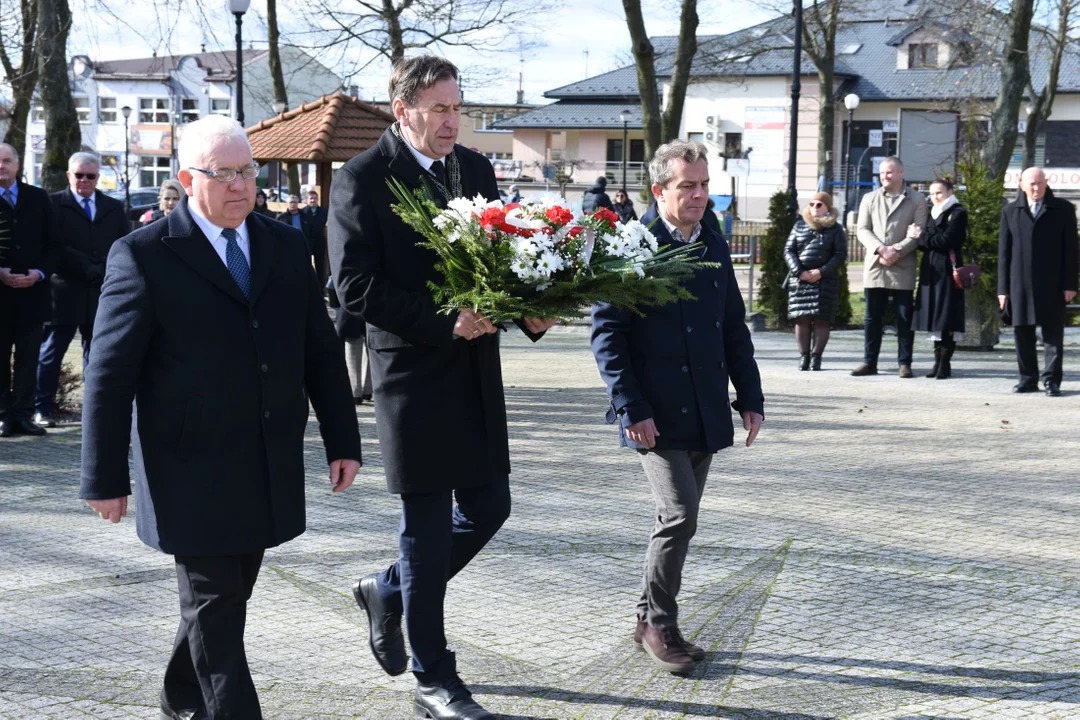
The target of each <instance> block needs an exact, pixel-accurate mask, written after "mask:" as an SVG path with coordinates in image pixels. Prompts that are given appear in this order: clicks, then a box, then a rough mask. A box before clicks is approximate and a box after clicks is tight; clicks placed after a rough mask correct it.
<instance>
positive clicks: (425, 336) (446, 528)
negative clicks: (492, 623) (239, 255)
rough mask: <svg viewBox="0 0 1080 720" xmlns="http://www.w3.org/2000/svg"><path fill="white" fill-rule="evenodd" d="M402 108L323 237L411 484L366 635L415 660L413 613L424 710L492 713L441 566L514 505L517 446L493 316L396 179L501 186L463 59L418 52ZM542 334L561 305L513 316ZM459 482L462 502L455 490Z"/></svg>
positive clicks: (469, 548) (389, 659) (400, 489)
mask: <svg viewBox="0 0 1080 720" xmlns="http://www.w3.org/2000/svg"><path fill="white" fill-rule="evenodd" d="M389 91H390V93H389V94H390V98H391V101H392V107H393V113H394V116H395V117H396V118H397V122H395V123H394V125H392V126H391V127H390V128H389V129H387V130H386V132H384V133H383V135H382V137H381V138H380V140H379V142H378V143H377V145H375V146H374V147H372V148H371V149H369V150H367V151H365V152H364V153H361V154H360V155H358V156H357V157H355V158H353V159H352V160H350V161H349V162H348V163H346V164H345V165H344V167H342V168H341V169H340V170H339V171H338V172H337V174H336V175H335V176H334V182H333V186H332V190H331V199H330V218H329V226H328V227H329V251H330V262H331V268H332V271H333V276H334V281H335V283H336V289H337V294H338V298H339V299H340V301H341V305H342V309H343V310H344V311H346V312H349V313H352V314H354V315H357V316H359V317H361V318H363V320H364V321H365V322H366V323H367V327H368V334H367V341H368V348H369V350H370V354H371V371H372V380H373V389H374V394H375V397H376V400H377V402H376V404H375V416H376V424H377V426H378V428H379V443H380V447H381V450H382V458H383V464H384V466H385V468H386V480H387V486H388V488H389V490H390V492H392V493H396V494H400V495H401V506H402V517H401V527H400V541H399V558H398V560H397V561H396V562H395V563H394V564H393V565H391V566H390V567H389V568H387V569H386V570H384V571H382V572H379V573H375V574H373V575H369V576H367V577H364V578H361V579H360V580H359V581H357V583H356V585H355V587H354V589H353V594H354V596H355V597H356V601H357V603H358V604H359V605H360V606H361V607H362V608H363V609H364V610H365V611H366V612H367V614H368V621H369V622H368V627H369V644H370V647H371V650H372V652H373V654H374V655H375V659H376V660H377V661H378V662H379V664H380V665H381V666H382V668H383V669H384V670H385V671H386V672H387V673H389V674H390V675H398V674H401V673H403V672H405V670H406V669H408V658H407V657H406V652H405V641H404V638H403V636H402V631H401V619H402V615H403V614H404V618H405V624H406V625H407V626H408V630H409V644H410V646H411V649H412V671H413V673H414V675H415V676H416V678H417V682H418V686H417V689H416V693H415V696H414V706H415V710H416V712H417V714H418V716H420V717H429V718H440V719H444V718H445V719H461V720H484V719H486V718H493V717H494V716H493V715H491V714H490V713H488V712H487V711H486V710H484V709H483V708H482V707H481V706H480V705H479V704H478V703H476V702H475V701H474V700H473V699H472V696H471V694H470V692H469V690H468V688H467V687H466V686H465V685H464V683H462V681H461V679H460V678H459V677H458V675H457V670H456V664H455V658H454V654H453V653H452V652H450V651H449V650H448V648H447V642H446V635H445V631H444V624H443V600H444V597H445V594H446V584H447V581H448V580H449V579H450V578H452V577H453V576H454V575H455V574H457V573H458V572H459V571H460V570H461V569H462V568H464V567H465V565H467V564H468V563H469V561H470V560H471V559H472V558H473V557H474V556H475V555H476V554H477V553H478V552H480V550H481V549H482V548H483V547H484V545H485V544H486V543H487V542H488V540H490V539H491V538H492V537H493V536H494V535H495V533H496V532H497V531H498V530H499V528H500V527H501V526H502V524H503V522H504V521H505V520H506V518H507V517H508V516H509V514H510V487H509V473H510V452H509V440H508V436H507V426H506V407H505V401H504V397H503V384H502V370H501V367H500V359H499V340H498V335H497V330H498V328H497V326H496V325H495V324H493V323H492V322H490V321H489V320H488V318H487V317H485V316H484V315H483V314H480V313H478V312H474V311H472V310H469V309H464V310H461V311H459V312H451V313H446V312H441V311H440V310H441V309H440V306H439V305H438V304H437V303H436V302H435V300H434V299H433V295H432V290H431V288H430V287H429V285H428V283H438V282H440V281H441V280H442V276H441V274H440V272H439V271H438V269H437V268H436V263H437V260H438V258H437V256H436V254H435V253H434V252H432V251H431V250H430V249H428V248H425V247H422V246H421V245H419V244H418V243H419V242H420V241H421V240H422V239H423V238H422V237H421V235H420V234H419V233H417V232H416V231H415V230H413V229H412V228H411V227H409V226H408V225H407V224H406V223H405V222H404V221H403V220H402V219H401V218H400V217H399V216H398V215H397V214H395V212H394V211H393V209H392V206H393V205H394V202H395V198H394V196H393V194H392V192H391V190H390V187H389V186H388V181H390V180H392V179H393V180H396V181H397V182H398V183H400V185H402V186H404V187H406V188H408V189H409V190H410V191H413V192H415V191H416V190H421V189H423V190H425V191H426V192H425V194H426V196H427V197H429V198H430V199H431V200H432V201H433V202H434V203H435V205H437V206H438V207H440V208H445V207H446V206H447V203H448V202H449V201H450V200H452V199H454V198H462V197H474V196H476V195H481V196H483V197H484V198H487V199H488V200H498V198H499V189H498V186H497V184H496V180H495V173H494V171H493V170H492V167H491V163H490V161H488V160H487V159H486V158H485V157H483V156H482V155H480V154H478V153H475V152H472V151H470V150H467V149H466V148H463V147H461V146H459V145H456V144H455V141H456V140H457V134H458V124H459V121H460V118H461V105H462V101H461V94H460V92H459V90H458V71H457V68H456V67H454V65H453V64H451V63H450V62H449V61H447V60H445V59H443V58H438V57H433V56H420V57H415V58H411V59H408V60H404V61H402V62H400V63H398V64H397V65H396V66H395V67H394V70H393V73H392V74H391V76H390V87H389ZM519 324H520V325H521V326H522V329H523V330H524V331H525V332H526V334H527V335H529V337H530V338H532V339H533V340H536V339H538V338H539V337H540V335H541V334H542V333H543V332H544V331H546V330H547V329H548V328H549V327H551V325H553V324H554V321H553V320H540V319H529V320H524V321H522V322H521V323H519ZM455 498H456V501H457V504H456V505H455V504H454V500H455Z"/></svg>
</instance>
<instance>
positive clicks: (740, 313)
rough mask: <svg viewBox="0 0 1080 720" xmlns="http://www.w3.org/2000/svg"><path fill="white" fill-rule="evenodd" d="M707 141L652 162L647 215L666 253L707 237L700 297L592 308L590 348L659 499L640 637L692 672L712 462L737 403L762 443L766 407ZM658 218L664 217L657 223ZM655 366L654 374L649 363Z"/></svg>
mask: <svg viewBox="0 0 1080 720" xmlns="http://www.w3.org/2000/svg"><path fill="white" fill-rule="evenodd" d="M705 152H706V150H705V146H704V145H701V144H700V143H695V142H690V141H686V140H674V141H672V142H670V143H667V144H665V145H661V146H660V147H659V148H657V149H656V152H655V153H654V155H653V159H652V161H651V162H650V163H649V176H650V177H651V178H652V179H653V183H654V184H653V186H652V193H653V196H654V197H655V198H656V202H655V203H654V204H653V206H652V207H651V208H649V211H648V212H647V213H646V214H645V216H644V217H642V219H641V221H642V222H643V223H644V224H645V225H651V226H652V232H653V234H655V235H656V238H657V240H658V242H659V244H660V245H661V246H671V245H675V246H678V245H684V244H686V243H693V242H700V243H701V244H702V245H703V246H704V250H703V254H702V255H701V259H702V260H703V261H706V262H716V263H719V266H718V267H714V268H703V269H701V270H699V271H698V272H697V273H695V274H694V276H693V277H692V278H691V279H689V280H688V281H687V283H686V289H687V290H689V291H690V293H691V294H693V296H694V298H695V300H680V301H678V302H673V303H669V304H667V305H660V306H657V307H650V308H645V309H644V310H645V316H644V317H641V316H638V315H637V314H635V313H633V312H631V311H629V310H618V309H616V308H615V307H613V306H612V305H610V304H608V303H597V304H596V305H595V306H594V307H593V321H592V347H593V354H594V355H595V356H596V363H597V365H598V367H599V369H600V375H601V377H603V379H604V382H605V383H606V384H607V387H608V394H609V395H610V397H611V407H610V408H609V409H608V413H607V421H608V422H609V423H616V422H617V423H618V425H619V443H620V445H622V446H623V447H628V448H632V449H634V450H636V451H637V452H638V454H639V455H640V458H641V464H642V466H643V468H644V470H645V477H646V478H647V479H648V482H649V486H650V488H651V489H652V494H653V498H654V499H655V503H656V511H655V513H654V517H655V518H656V523H655V525H654V527H653V533H652V538H651V539H650V540H649V546H648V551H647V552H646V555H645V579H644V583H643V586H644V587H643V589H642V593H641V598H640V600H639V601H638V605H637V627H636V629H635V632H634V640H635V641H636V642H638V643H639V644H641V645H642V647H643V648H644V649H645V651H646V652H647V653H648V654H649V656H650V657H651V658H652V659H653V661H654V662H655V663H656V665H657V666H659V667H660V668H662V669H664V670H667V671H669V672H673V673H686V672H690V671H691V670H693V669H694V666H695V663H696V661H698V660H701V659H702V658H704V656H705V655H704V650H703V649H702V648H700V647H698V646H697V645H694V644H693V643H691V642H689V641H687V640H686V639H685V638H684V637H683V635H682V632H681V631H680V630H679V624H678V610H679V607H678V604H677V602H676V597H677V595H678V594H679V587H680V585H681V583H682V571H683V564H684V563H685V561H686V553H687V550H688V548H689V546H690V539H691V538H692V537H693V536H694V533H695V531H696V529H697V518H698V509H699V507H700V504H701V496H702V493H703V492H704V490H705V479H706V477H707V475H708V473H709V465H710V464H711V463H712V459H713V455H714V454H715V453H716V452H718V451H719V450H721V449H723V448H726V447H730V446H731V445H732V444H733V443H734V437H735V430H734V426H733V424H732V421H731V410H729V403H728V380H729V379H730V380H731V382H732V384H733V385H734V386H735V392H736V395H737V400H736V401H735V402H733V403H731V404H730V407H732V408H734V409H735V410H737V411H738V412H739V414H740V415H741V416H742V421H743V427H744V428H745V429H746V430H747V431H749V434H748V435H747V438H746V445H747V447H749V446H750V445H751V444H752V443H753V442H754V439H755V438H756V437H757V434H758V430H759V428H760V427H761V422H762V421H763V420H764V412H765V410H764V406H765V400H764V397H763V396H762V394H761V377H760V375H759V373H758V368H757V363H756V362H755V360H754V344H753V342H752V341H751V339H750V332H749V330H747V328H746V307H745V305H744V304H743V297H742V293H741V292H740V291H739V286H738V284H737V283H736V280H735V271H734V269H733V266H732V264H731V255H730V253H729V251H728V247H727V243H726V242H725V241H724V237H723V235H722V234H721V233H718V232H716V231H715V230H713V229H711V228H710V227H709V225H708V224H707V223H705V222H703V220H702V218H703V217H704V215H705V212H706V208H705V205H706V201H707V200H708V198H709V166H708V164H707V163H706V161H705ZM657 220H659V222H656V221H657ZM646 367H648V372H646V371H645V368H646Z"/></svg>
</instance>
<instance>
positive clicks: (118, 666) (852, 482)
mask: <svg viewBox="0 0 1080 720" xmlns="http://www.w3.org/2000/svg"><path fill="white" fill-rule="evenodd" d="M755 339H756V343H757V346H758V357H759V362H760V364H761V368H762V374H763V379H764V387H765V392H766V414H767V415H766V423H765V426H764V429H763V430H762V433H761V435H760V437H759V439H758V442H757V443H756V444H755V445H754V447H753V448H751V449H747V448H745V447H742V446H737V447H735V448H732V449H729V450H726V451H724V452H723V453H721V454H720V455H719V456H718V457H717V459H716V460H715V461H714V463H713V471H712V474H711V477H710V481H709V486H708V489H707V491H706V497H705V500H704V504H703V509H702V518H701V522H700V527H699V530H698V535H697V538H696V539H695V542H694V544H693V546H692V548H691V553H690V557H689V560H688V563H687V568H686V578H685V583H684V587H683V593H682V596H681V600H682V607H683V617H682V621H681V623H682V627H683V629H684V631H685V633H686V635H687V636H688V637H690V638H692V639H695V640H696V641H697V642H698V643H699V644H701V645H703V646H705V647H706V649H707V650H708V651H709V653H708V656H707V659H706V660H705V661H704V662H702V663H700V664H699V667H698V669H697V671H696V672H695V673H694V674H693V675H692V676H690V677H684V678H679V677H674V676H672V675H668V674H666V673H663V672H658V671H657V670H655V669H654V668H653V666H652V665H651V664H650V662H649V661H648V660H647V658H646V656H645V655H644V654H643V653H642V652H640V651H639V650H638V649H637V648H636V646H634V644H633V643H632V641H631V638H630V635H631V632H632V630H633V621H634V618H633V609H634V605H635V602H636V598H637V594H638V587H639V582H640V570H641V562H642V554H643V550H644V547H645V542H646V539H647V536H648V532H649V528H650V526H651V524H652V518H651V506H650V497H649V492H648V488H647V486H646V484H645V482H644V479H643V477H642V473H641V469H640V466H639V465H638V463H637V460H636V458H635V456H634V455H633V454H632V453H630V452H628V451H620V450H619V449H618V447H617V444H616V441H615V436H614V433H613V431H612V429H611V428H609V427H608V426H606V425H605V424H604V410H605V407H606V404H607V400H606V395H605V393H604V390H603V387H602V385H601V384H600V381H599V379H598V375H597V372H596V368H595V365H594V364H593V360H592V356H591V353H590V352H589V346H588V338H587V335H586V334H585V333H584V331H583V329H581V328H570V329H563V330H559V331H555V332H552V333H550V334H549V335H548V337H546V338H544V339H543V340H542V341H541V342H540V343H539V344H537V345H535V346H532V345H531V344H529V343H528V342H527V341H526V340H525V339H524V338H523V337H522V336H521V335H520V334H518V333H516V332H514V333H509V334H508V335H507V336H505V337H504V340H505V342H504V355H503V356H504V368H505V370H504V372H505V381H506V385H507V391H506V394H507V402H508V410H509V417H510V422H511V442H512V448H511V450H512V454H513V462H514V473H513V475H512V478H511V483H512V486H513V489H514V501H515V508H514V514H513V516H512V517H511V519H510V521H509V522H508V523H507V525H506V527H505V528H504V529H503V531H502V532H501V533H500V534H499V535H498V536H497V537H496V539H495V540H494V541H493V542H492V544H491V545H490V546H489V547H488V549H487V550H486V551H485V552H483V553H482V554H481V555H480V556H479V557H477V559H476V560H475V561H474V562H473V563H472V565H471V566H470V567H469V568H468V569H466V571H465V572H464V573H463V574H462V575H461V576H459V577H458V578H456V579H455V580H454V581H453V583H452V584H451V590H450V593H449V596H448V602H447V625H448V632H449V635H450V640H451V646H452V647H453V648H454V649H455V650H456V651H457V653H458V662H459V667H460V670H461V674H462V676H463V678H464V679H465V680H466V682H468V683H469V684H470V685H471V686H472V687H473V688H474V690H475V691H476V693H477V696H478V699H479V700H480V701H481V702H482V703H483V704H484V705H485V706H487V707H488V708H489V709H491V710H492V711H494V712H497V713H499V714H500V716H501V717H504V718H508V719H513V720H540V719H544V720H550V719H557V720H563V719H569V718H590V719H592V718H605V719H607V718H620V719H625V720H631V719H634V718H656V719H658V720H659V719H667V718H683V717H721V718H777V719H783V720H793V719H794V718H859V719H863V718H893V719H896V720H900V719H904V720H914V719H916V718H920V719H924V720H930V719H931V718H934V719H936V720H946V719H951V718H1080V489H1078V482H1077V479H1076V476H1077V472H1076V465H1077V458H1080V348H1076V347H1075V346H1074V347H1070V349H1069V352H1068V353H1067V355H1066V358H1065V367H1066V378H1065V384H1064V391H1065V394H1064V396H1063V397H1061V398H1056V399H1053V398H1047V397H1045V396H1043V395H1042V394H1039V395H1024V396H1015V395H1012V394H1011V393H1010V388H1011V386H1012V384H1013V383H1014V382H1015V380H1014V373H1015V365H1014V361H1013V356H1012V352H1011V349H1010V348H1004V349H1002V350H1001V351H1000V352H994V353H971V352H967V353H960V354H958V356H957V358H956V361H955V370H954V372H955V374H956V377H955V378H954V379H952V380H949V381H947V382H939V381H935V380H926V379H922V378H920V379H917V380H906V381H901V380H899V379H898V378H897V377H896V376H895V374H887V375H884V376H879V377H875V378H858V379H857V378H852V377H849V376H848V373H847V371H848V370H850V368H851V367H853V366H854V365H855V364H856V363H857V362H858V361H859V360H860V359H861V358H860V356H861V334H860V333H842V334H840V335H839V336H837V337H834V340H833V343H832V344H831V345H830V348H829V351H828V352H827V353H826V358H825V372H821V373H799V372H796V371H795V370H794V366H795V363H796V359H795V357H796V353H795V350H794V341H793V339H792V338H791V336H790V335H780V334H773V333H769V334H760V335H757V336H755ZM916 350H917V353H918V357H917V362H916V370H923V371H925V369H926V368H927V366H928V365H929V352H928V348H927V345H926V344H925V343H923V342H920V343H919V344H917V346H916ZM893 352H895V341H894V339H893V338H891V337H889V338H886V341H885V354H886V355H891V353H893ZM882 364H883V366H885V365H887V363H882ZM359 415H360V420H361V429H362V431H363V434H364V439H365V442H366V447H365V450H366V456H365V462H366V465H365V468H364V469H363V470H362V471H361V473H362V475H361V479H360V481H359V482H358V483H357V485H356V486H354V487H353V488H352V489H351V490H349V491H348V492H346V493H345V494H343V495H331V493H330V492H329V484H328V482H327V480H326V468H325V464H324V459H323V452H322V447H321V444H320V442H319V440H318V436H317V432H316V424H315V423H314V421H313V422H312V423H311V425H310V426H309V431H308V468H309V476H308V527H309V530H308V532H307V533H306V534H305V535H304V536H302V537H301V538H300V539H298V540H296V541H294V542H291V543H289V544H287V545H285V546H283V547H280V548H276V549H274V550H271V551H270V552H268V553H267V556H266V561H265V564H264V566H263V570H262V575H261V577H260V580H259V583H258V585H257V586H256V588H255V597H254V598H253V600H252V602H251V605H250V613H249V620H248V628H247V648H248V655H249V659H250V662H251V666H252V668H253V672H254V674H255V681H256V685H257V687H258V690H259V694H260V697H261V700H262V704H263V707H264V709H265V712H266V717H267V718H273V719H275V720H276V719H278V718H282V719H286V718H378V719H385V718H409V717H412V713H411V703H410V696H411V691H412V687H413V683H412V681H411V676H409V675H405V676H402V677H400V678H395V679H392V678H389V677H387V676H386V675H384V674H383V673H382V672H381V671H380V670H379V669H378V667H377V666H376V664H375V662H374V660H372V658H371V657H370V655H369V653H368V650H367V631H366V623H365V618H364V615H363V613H362V612H361V611H360V610H359V609H358V608H357V607H356V606H355V604H354V602H353V599H352V596H351V594H350V591H349V588H350V585H351V584H352V582H353V580H354V579H355V578H356V577H358V576H360V575H362V574H365V573H368V572H371V571H373V570H376V569H379V568H382V567H383V566H385V565H386V564H387V563H389V562H390V561H391V560H392V559H393V557H394V555H395V552H394V548H395V528H396V525H397V520H398V508H397V503H396V502H395V499H394V498H393V497H391V496H389V495H388V494H387V493H386V491H385V486H384V483H383V477H382V472H381V468H380V461H379V454H378V450H377V445H376V441H375V430H376V429H375V425H374V420H373V414H372V410H371V408H370V406H369V407H363V408H361V409H360V412H359ZM453 431H454V429H453V428H447V432H453ZM738 435H739V436H740V437H741V436H743V433H742V431H741V430H740V431H739V433H738ZM79 441H80V428H79V426H78V425H75V424H69V425H65V426H63V427H61V428H60V429H59V430H57V431H54V432H51V433H50V435H49V437H48V438H44V439H40V440H39V439H31V438H26V437H19V438H16V439H13V440H5V441H2V444H0V717H2V718H14V719H18V720H23V719H37V718H57V719H61V720H68V719H69V718H156V717H157V715H156V705H157V695H158V690H159V688H160V682H161V676H162V672H163V670H164V665H165V660H166V657H167V653H168V651H169V648H170V646H171V643H172V639H173V634H174V632H175V630H176V623H177V615H178V610H177V597H176V586H175V579H174V575H173V569H172V564H171V562H170V560H169V558H167V557H166V556H163V555H161V554H159V553H156V552H154V551H151V550H149V549H147V548H145V547H144V546H143V545H142V544H141V543H140V542H139V541H138V540H137V538H136V537H135V525H134V522H133V518H131V517H129V518H127V519H126V520H125V521H124V522H123V523H121V524H120V525H118V526H113V525H109V524H107V523H105V522H104V521H102V520H100V519H98V518H97V517H96V516H95V515H94V514H93V513H91V511H90V510H89V509H88V508H86V507H85V506H83V505H82V504H81V503H80V502H79V501H78V500H76V493H77V487H78V474H79ZM447 462H450V459H449V458H448V459H447ZM192 522H193V523H198V522H199V519H198V518H192Z"/></svg>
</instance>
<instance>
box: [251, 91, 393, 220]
mask: <svg viewBox="0 0 1080 720" xmlns="http://www.w3.org/2000/svg"><path fill="white" fill-rule="evenodd" d="M393 122H394V116H393V115H391V114H390V113H388V112H386V111H384V110H380V109H379V108H377V107H375V106H374V105H369V104H367V103H365V102H361V101H360V100H357V99H356V98H354V97H351V96H349V95H345V94H344V93H334V94H333V95H323V96H322V97H321V98H319V99H318V100H314V101H312V102H309V103H307V104H306V105H301V106H300V107H298V108H296V109H294V110H289V111H288V112H284V113H282V114H280V115H278V116H276V117H272V118H270V119H268V120H263V121H262V122H261V123H259V124H258V125H253V126H252V127H249V128H247V134H248V140H250V141H251V150H252V153H253V154H254V156H255V160H256V161H257V162H259V163H260V164H265V163H268V162H285V163H297V162H310V163H315V164H316V172H315V182H316V184H317V185H318V186H319V204H320V205H322V206H323V207H326V206H327V205H328V204H329V203H330V179H331V177H332V176H333V163H336V162H345V161H347V160H350V159H352V158H353V157H354V156H356V155H357V154H359V153H361V152H363V151H364V150H367V149H368V148H369V147H371V146H372V145H374V144H375V143H376V142H378V140H379V137H380V136H381V135H382V134H383V131H385V130H386V128H388V127H389V126H390V124H391V123H393Z"/></svg>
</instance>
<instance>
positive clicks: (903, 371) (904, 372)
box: [900, 365, 915, 378]
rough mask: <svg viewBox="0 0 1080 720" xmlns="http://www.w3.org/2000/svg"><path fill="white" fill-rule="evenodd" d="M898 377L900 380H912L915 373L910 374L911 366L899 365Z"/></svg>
mask: <svg viewBox="0 0 1080 720" xmlns="http://www.w3.org/2000/svg"><path fill="white" fill-rule="evenodd" d="M900 377H902V378H913V377H915V373H913V372H911V366H910V365H901V366H900Z"/></svg>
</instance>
